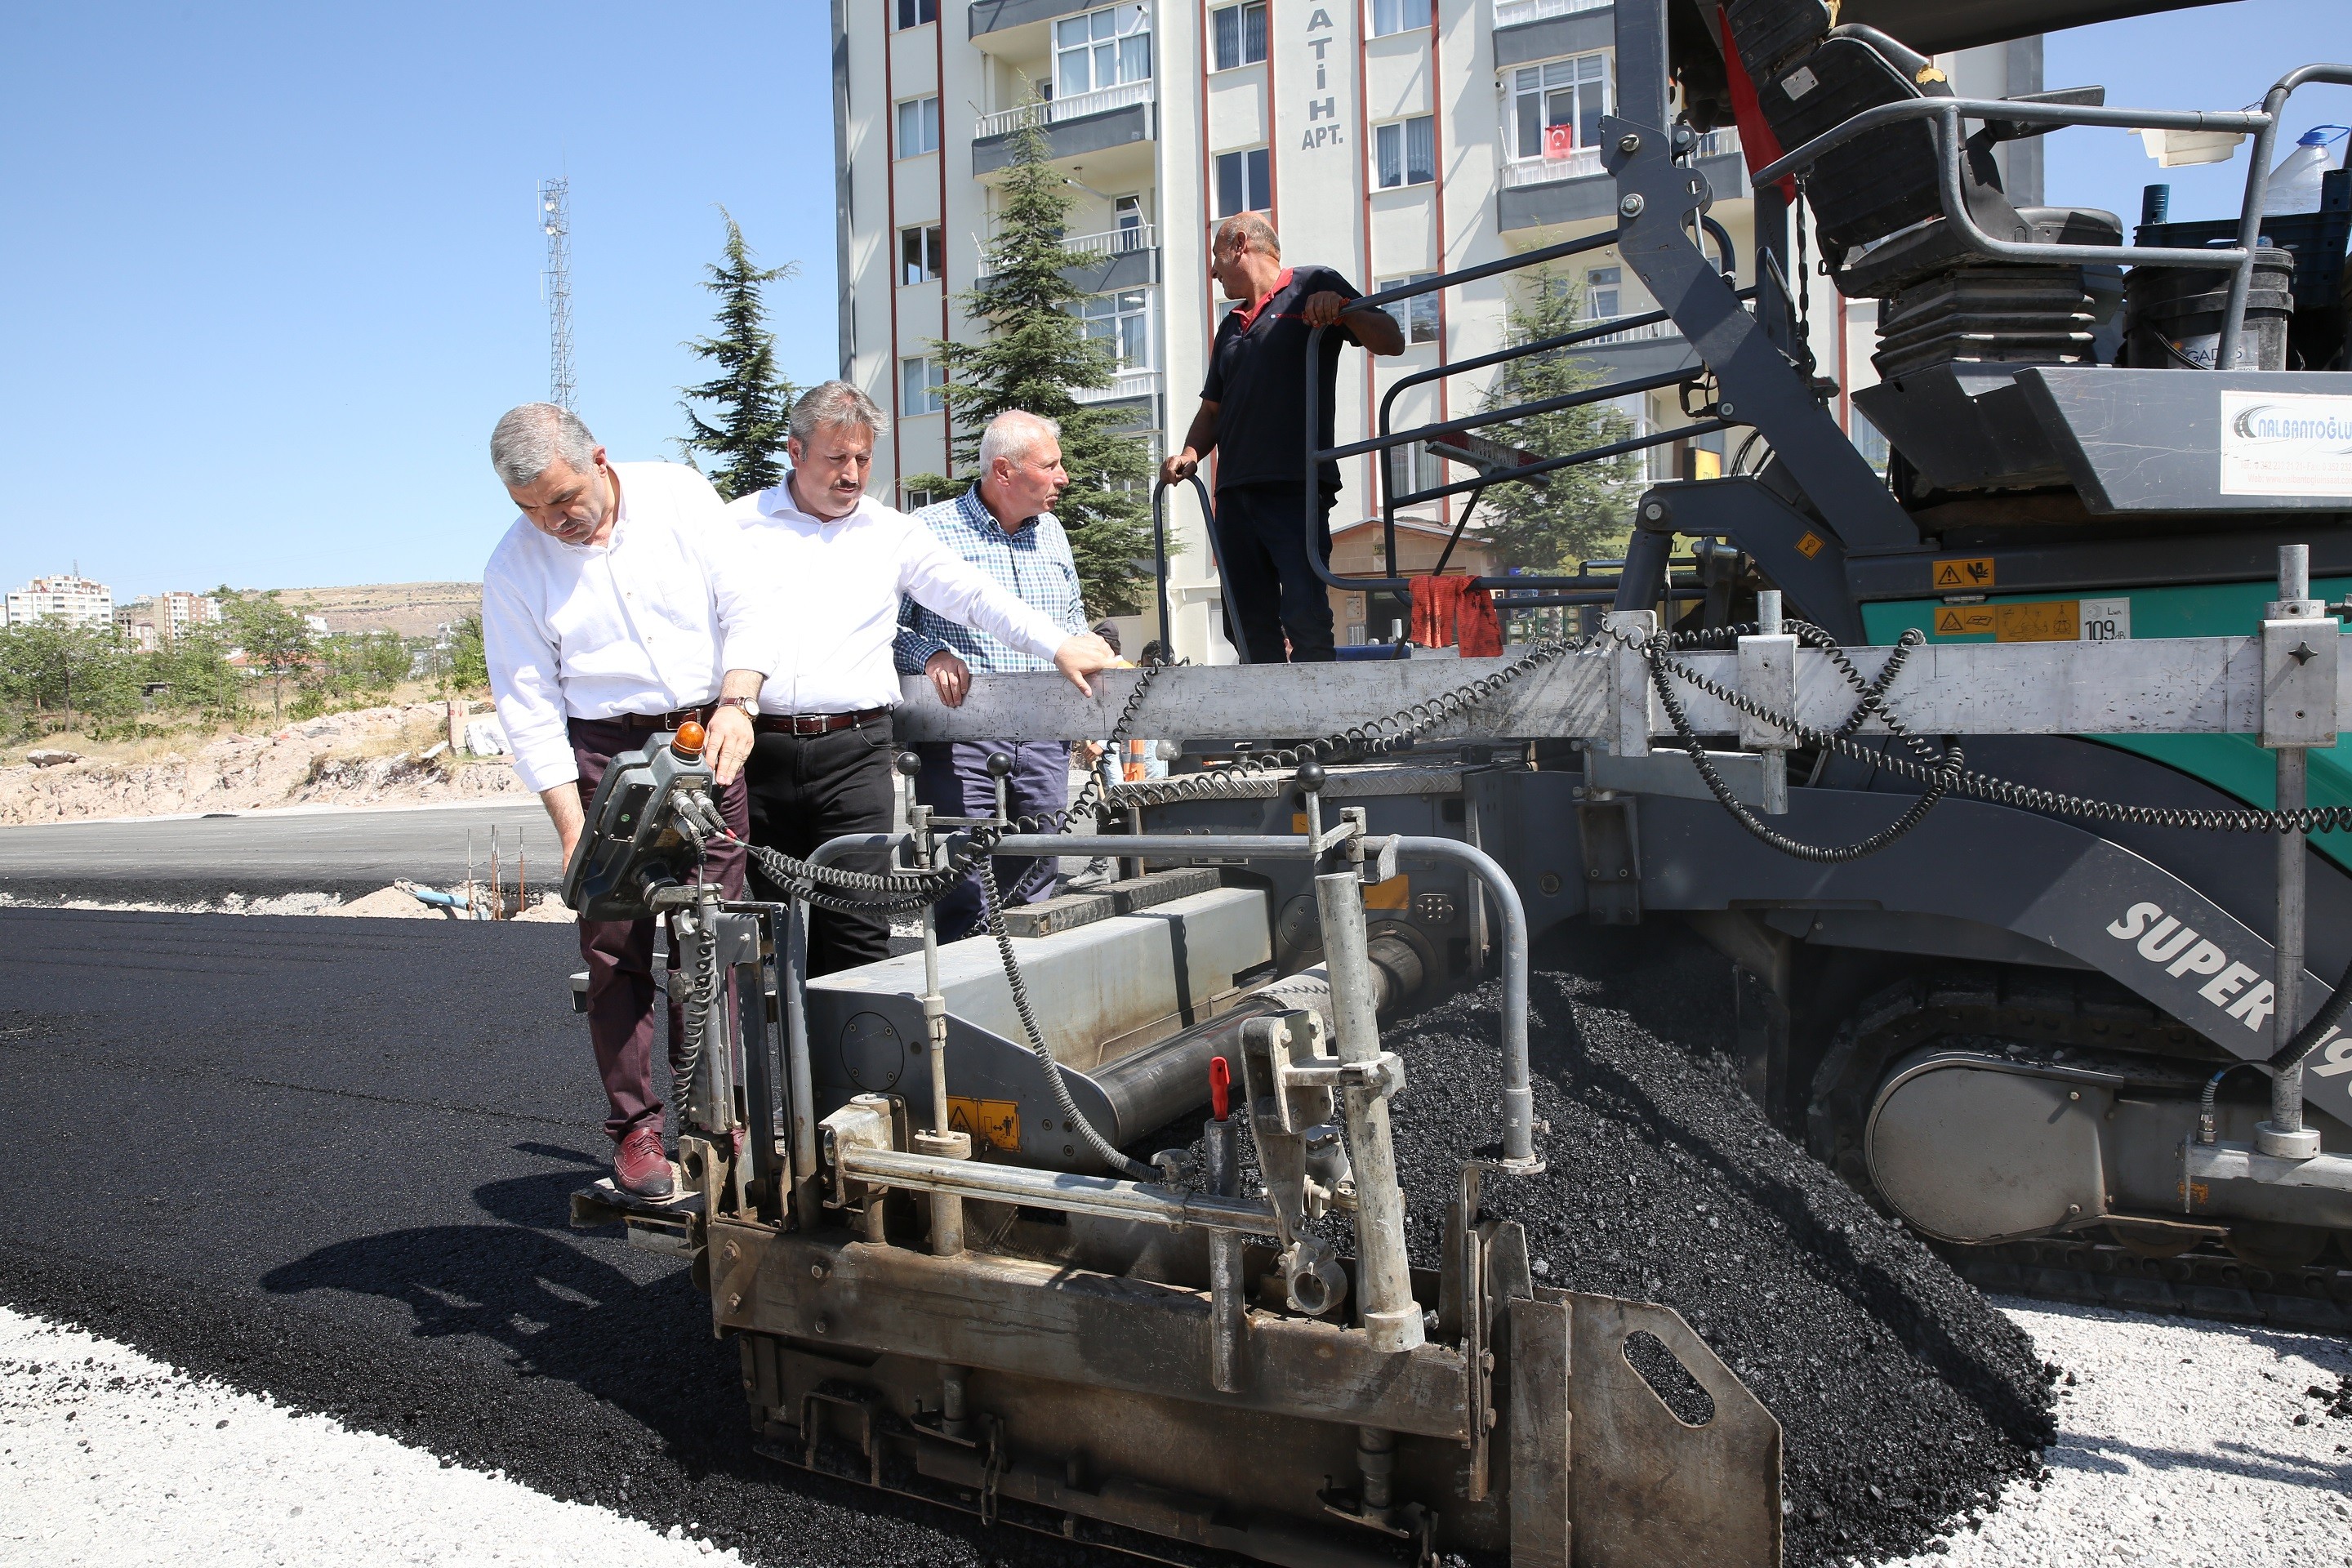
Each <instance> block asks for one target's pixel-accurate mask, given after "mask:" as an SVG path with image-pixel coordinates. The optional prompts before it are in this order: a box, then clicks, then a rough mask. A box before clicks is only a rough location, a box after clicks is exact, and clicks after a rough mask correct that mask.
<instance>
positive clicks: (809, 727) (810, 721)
mask: <svg viewBox="0 0 2352 1568" xmlns="http://www.w3.org/2000/svg"><path fill="white" fill-rule="evenodd" d="M825 723H826V720H825V716H824V714H822V713H795V714H793V734H795V735H822V734H824V732H825Z"/></svg>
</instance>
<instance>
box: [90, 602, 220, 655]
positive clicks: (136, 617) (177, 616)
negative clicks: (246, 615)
mask: <svg viewBox="0 0 2352 1568" xmlns="http://www.w3.org/2000/svg"><path fill="white" fill-rule="evenodd" d="M220 624H221V604H220V601H219V600H218V599H216V598H214V597H213V596H212V595H209V594H179V593H173V594H151V595H147V596H146V597H144V598H139V599H133V600H131V602H130V603H128V604H124V605H116V606H115V608H114V625H115V627H116V629H117V630H119V631H121V633H122V635H123V637H124V638H125V640H127V641H129V642H131V644H133V645H134V646H136V647H141V648H144V649H150V650H152V649H153V648H154V647H157V646H159V645H160V644H162V643H166V642H170V641H172V640H173V638H175V637H184V636H186V635H187V634H188V633H189V632H191V631H194V630H195V629H196V628H197V627H199V626H218V625H220Z"/></svg>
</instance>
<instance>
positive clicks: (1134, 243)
mask: <svg viewBox="0 0 2352 1568" xmlns="http://www.w3.org/2000/svg"><path fill="white" fill-rule="evenodd" d="M1159 243H1160V242H1159V240H1157V239H1156V238H1154V237H1153V226H1151V225H1150V224H1148V223H1146V224H1129V226H1127V227H1125V228H1107V229H1105V230H1103V231H1102V232H1101V233H1100V234H1072V235H1065V236H1064V237H1063V238H1062V248H1063V249H1064V250H1066V251H1068V252H1069V253H1070V254H1071V255H1072V256H1075V257H1088V256H1132V255H1134V254H1135V253H1136V252H1137V251H1139V250H1150V248H1151V247H1153V246H1155V245H1157V244H1159Z"/></svg>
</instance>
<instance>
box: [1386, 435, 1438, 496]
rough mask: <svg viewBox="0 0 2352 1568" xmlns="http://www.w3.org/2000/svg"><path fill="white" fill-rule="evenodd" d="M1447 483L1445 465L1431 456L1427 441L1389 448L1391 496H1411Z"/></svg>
mask: <svg viewBox="0 0 2352 1568" xmlns="http://www.w3.org/2000/svg"><path fill="white" fill-rule="evenodd" d="M1444 482H1445V465H1444V462H1443V461H1442V460H1441V459H1440V458H1436V457H1433V456H1432V455H1431V453H1430V450H1429V443H1428V442H1426V441H1407V442H1406V443H1405V444H1404V445H1403V446H1402V447H1390V448H1389V494H1390V496H1391V497H1392V498H1393V497H1396V496H1409V495H1412V493H1413V492H1414V491H1416V490H1426V489H1436V488H1437V487H1438V486H1439V485H1442V484H1444Z"/></svg>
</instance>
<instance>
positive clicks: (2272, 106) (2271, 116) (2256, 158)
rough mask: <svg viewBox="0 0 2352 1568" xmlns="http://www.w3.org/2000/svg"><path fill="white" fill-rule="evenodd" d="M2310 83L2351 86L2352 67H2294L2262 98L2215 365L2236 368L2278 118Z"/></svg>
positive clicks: (2275, 141)
mask: <svg viewBox="0 0 2352 1568" xmlns="http://www.w3.org/2000/svg"><path fill="white" fill-rule="evenodd" d="M2308 81H2320V82H2329V83H2333V84H2335V85H2336V86H2339V87H2344V86H2352V66H2335V65H2308V66H2298V67H2296V68H2294V70H2291V71H2289V72H2287V73H2286V75H2284V76H2283V77H2281V78H2279V79H2278V81H2277V82H2276V83H2275V84H2274V85H2273V87H2272V88H2271V89H2270V91H2269V92H2267V93H2265V94H2264V95H2263V128H2262V129H2261V130H2259V131H2257V132H2254V151H2253V157H2252V161H2251V162H2250V163H2248V164H2247V167H2246V199H2245V205H2242V206H2241V207H2240V208H2239V209H2238V248H2239V249H2240V250H2242V251H2243V252H2245V255H2246V260H2245V264H2244V265H2243V266H2242V267H2239V268H2237V269H2236V270H2235V271H2233V272H2232V273H2231V275H2230V303H2229V307H2228V309H2227V310H2224V311H2223V312H2222V315H2221V342H2220V343H2219V344H2218V345H2217V346H2216V348H2215V350H2214V353H2213V367H2214V368H2215V369H2216V370H2219V369H2221V368H2222V367H2224V366H2227V367H2229V368H2230V369H2232V370H2234V369H2236V368H2237V364H2238V342H2239V339H2240V337H2241V336H2242V334H2243V332H2244V331H2245V327H2246V297H2247V296H2248V295H2249V294H2251V293H2252V291H2253V286H2254V251H2255V248H2256V247H2259V246H2260V245H2261V244H2262V239H2263V197H2265V196H2267V195H2270V185H2271V149H2272V148H2273V147H2274V146H2275V145H2277V142H2278V128H2279V118H2280V116H2281V115H2283V114H2284V112H2285V110H2286V100H2287V99H2288V98H2289V97H2291V96H2292V95H2293V94H2294V89H2296V88H2299V87H2301V86H2302V85H2303V84H2304V83H2305V82H2308Z"/></svg>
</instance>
